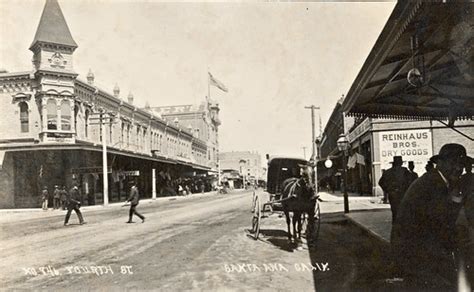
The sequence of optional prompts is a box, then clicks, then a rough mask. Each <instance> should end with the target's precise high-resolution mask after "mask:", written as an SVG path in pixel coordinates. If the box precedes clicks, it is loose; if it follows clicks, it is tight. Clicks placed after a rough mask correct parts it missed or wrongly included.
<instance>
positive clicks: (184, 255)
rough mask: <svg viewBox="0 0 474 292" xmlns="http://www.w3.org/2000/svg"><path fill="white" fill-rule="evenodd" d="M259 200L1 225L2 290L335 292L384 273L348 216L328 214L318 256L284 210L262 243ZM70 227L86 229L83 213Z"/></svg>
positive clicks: (265, 228) (183, 203) (210, 199)
mask: <svg viewBox="0 0 474 292" xmlns="http://www.w3.org/2000/svg"><path fill="white" fill-rule="evenodd" d="M251 198H252V195H251V193H249V192H247V193H240V194H239V193H236V194H230V195H212V196H199V197H192V196H191V197H188V198H185V199H179V200H162V201H155V202H147V203H143V204H140V205H139V207H138V210H139V211H140V212H142V213H143V214H144V215H145V216H146V222H145V223H143V224H142V223H141V222H140V220H139V219H138V218H136V219H135V221H136V222H140V223H135V224H125V221H127V219H128V218H127V216H128V208H120V207H117V206H115V207H110V208H106V209H103V210H88V211H85V212H84V217H85V220H86V221H87V222H88V224H86V225H83V226H80V225H71V226H67V227H64V226H62V223H63V219H64V213H63V212H62V211H54V212H58V213H57V214H58V215H57V216H52V217H46V218H34V219H28V218H22V219H21V220H19V221H17V222H11V221H10V220H0V230H1V235H0V236H1V237H0V248H1V254H2V261H1V262H0V270H1V271H2V272H1V279H0V280H1V282H2V283H4V284H3V285H2V286H3V288H6V289H12V288H15V289H40V290H41V289H47V290H51V291H52V290H66V289H73V290H79V289H85V290H96V289H101V290H106V291H107V290H114V291H115V290H142V289H154V290H162V291H181V290H198V291H199V290H206V291H209V290H211V291H222V290H238V291H248V290H268V291H270V290H271V291H275V290H276V291H295V290H300V291H311V290H315V289H316V290H318V291H320V290H322V291H325V290H327V289H348V288H349V289H350V288H364V287H369V286H370V285H372V283H373V282H374V281H375V280H374V279H376V278H377V275H379V276H381V275H380V274H381V271H380V269H379V268H378V267H379V265H382V264H383V257H381V254H380V253H381V252H382V253H383V247H381V246H378V245H377V244H374V242H373V239H371V238H368V237H367V236H366V235H365V234H364V233H362V232H361V231H360V230H359V229H358V228H357V227H355V226H353V225H351V224H348V223H347V220H345V219H344V217H343V216H342V215H341V214H340V213H337V214H334V213H332V214H324V217H323V221H322V225H321V233H320V240H319V242H318V245H317V246H316V248H314V249H308V248H307V247H306V246H305V245H303V247H302V248H300V249H294V246H292V245H289V244H288V241H287V239H286V233H285V230H286V223H285V220H284V217H280V216H279V215H278V214H277V213H275V214H273V215H271V216H269V217H268V218H264V219H263V221H262V231H261V232H262V238H261V239H260V240H258V241H255V240H254V239H253V238H252V237H251V234H250V233H249V231H248V229H249V227H250V222H251V213H250V205H251ZM324 204H329V203H323V205H322V209H323V210H324V208H325V206H324ZM327 207H328V208H327V209H331V206H329V205H327ZM2 216H5V215H2ZM70 222H72V223H76V222H77V218H76V217H75V214H73V215H72V218H71V220H70ZM369 257H370V258H369ZM373 259H375V261H374V260H373ZM369 273H370V274H369Z"/></svg>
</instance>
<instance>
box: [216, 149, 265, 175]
mask: <svg viewBox="0 0 474 292" xmlns="http://www.w3.org/2000/svg"><path fill="white" fill-rule="evenodd" d="M219 162H220V167H221V169H235V170H238V171H239V173H240V174H241V175H243V176H245V177H246V179H248V180H251V181H252V180H253V181H254V180H256V179H258V180H266V173H265V170H264V169H263V168H262V159H261V156H260V154H259V153H258V152H252V151H231V152H221V153H220V154H219Z"/></svg>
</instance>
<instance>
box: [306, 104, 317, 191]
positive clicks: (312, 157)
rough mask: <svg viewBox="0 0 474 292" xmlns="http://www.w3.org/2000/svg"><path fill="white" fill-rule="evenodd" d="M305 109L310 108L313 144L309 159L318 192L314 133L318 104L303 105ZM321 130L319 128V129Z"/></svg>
mask: <svg viewBox="0 0 474 292" xmlns="http://www.w3.org/2000/svg"><path fill="white" fill-rule="evenodd" d="M304 108H306V109H311V132H312V140H311V145H312V146H313V151H312V153H311V158H310V161H311V162H312V163H314V166H313V167H314V183H315V185H316V189H315V190H316V192H318V157H317V155H316V133H315V125H314V110H316V109H317V110H319V106H315V105H310V106H305V107H304ZM320 131H321V130H320Z"/></svg>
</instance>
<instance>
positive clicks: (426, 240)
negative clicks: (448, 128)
mask: <svg viewBox="0 0 474 292" xmlns="http://www.w3.org/2000/svg"><path fill="white" fill-rule="evenodd" d="M469 159H471V158H469V157H468V156H467V154H466V149H465V148H464V147H463V146H462V145H459V144H445V145H443V147H441V149H440V152H439V154H438V155H435V156H433V157H432V158H431V160H432V161H433V162H434V163H435V164H436V168H435V169H433V170H432V171H429V172H426V173H425V174H424V175H423V176H421V177H420V178H419V179H417V180H415V181H414V182H413V183H412V184H411V186H410V187H409V189H408V190H407V192H406V194H405V196H404V197H403V200H402V202H401V204H400V208H399V212H398V217H397V219H396V220H397V224H396V225H394V226H393V228H394V229H395V230H394V231H393V233H392V235H393V236H392V247H393V252H394V256H395V257H394V259H395V261H396V262H397V264H398V265H397V266H398V267H399V271H400V272H401V273H402V276H403V277H404V279H405V280H406V281H407V282H408V283H410V284H409V285H413V287H417V288H425V289H426V288H437V289H449V288H452V287H454V286H453V285H455V283H456V272H455V271H456V267H455V262H454V260H453V259H454V253H453V252H454V247H455V245H454V239H455V226H454V225H455V222H456V218H457V217H458V215H459V210H460V207H461V204H460V203H461V202H462V201H463V199H462V198H461V199H460V198H459V196H460V195H462V193H461V192H460V188H459V177H460V176H461V173H462V171H463V167H464V165H465V163H466V161H467V160H469Z"/></svg>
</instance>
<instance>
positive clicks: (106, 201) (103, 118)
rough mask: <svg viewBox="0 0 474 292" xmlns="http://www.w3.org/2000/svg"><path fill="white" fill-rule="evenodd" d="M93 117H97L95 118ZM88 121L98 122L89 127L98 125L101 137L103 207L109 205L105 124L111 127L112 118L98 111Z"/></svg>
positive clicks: (104, 112) (102, 111) (103, 111)
mask: <svg viewBox="0 0 474 292" xmlns="http://www.w3.org/2000/svg"><path fill="white" fill-rule="evenodd" d="M95 115H98V117H97V116H95ZM90 120H98V122H95V123H91V124H90V125H99V126H100V135H101V136H102V141H101V142H102V177H103V196H104V206H107V205H108V204H109V178H108V171H109V169H108V167H107V164H108V163H107V135H106V133H105V124H106V123H108V124H109V126H110V127H111V126H112V123H113V117H111V116H110V114H107V112H106V111H105V110H100V111H99V112H97V113H94V114H93V115H92V117H91V118H90Z"/></svg>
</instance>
